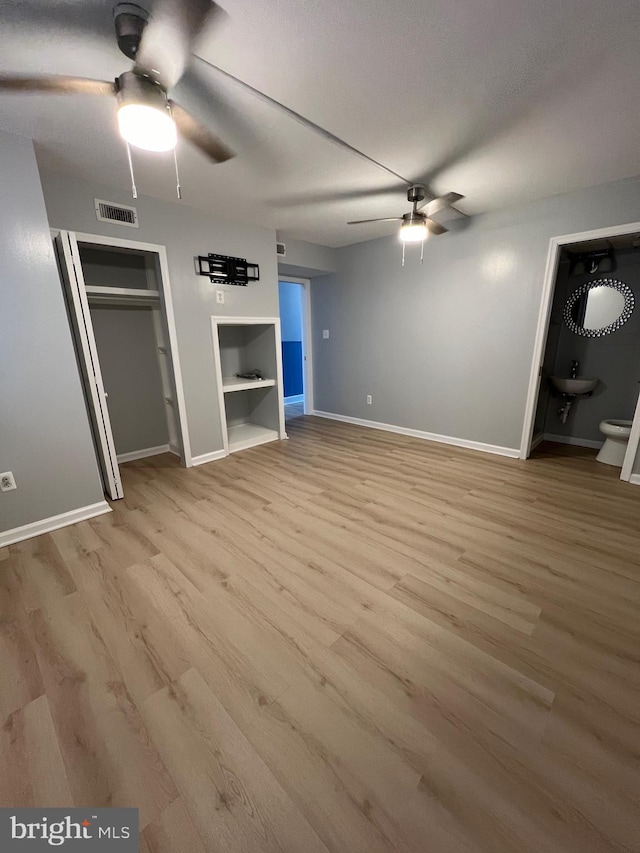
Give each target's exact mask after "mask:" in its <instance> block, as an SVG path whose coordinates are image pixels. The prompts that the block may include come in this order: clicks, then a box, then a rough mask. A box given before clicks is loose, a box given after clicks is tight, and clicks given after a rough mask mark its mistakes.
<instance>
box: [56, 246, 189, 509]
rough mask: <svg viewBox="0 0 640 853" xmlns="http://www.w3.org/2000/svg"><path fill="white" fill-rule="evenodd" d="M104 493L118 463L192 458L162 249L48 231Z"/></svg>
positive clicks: (119, 490) (115, 489)
mask: <svg viewBox="0 0 640 853" xmlns="http://www.w3.org/2000/svg"><path fill="white" fill-rule="evenodd" d="M54 245H55V248H56V256H57V258H58V265H59V269H60V274H61V280H62V283H63V289H64V292H65V298H66V302H67V308H68V315H69V322H70V326H71V330H72V335H73V339H74V344H75V349H76V356H77V361H78V368H79V372H80V375H81V378H82V381H83V386H84V391H85V400H86V403H87V412H88V415H89V421H90V424H91V427H92V434H93V439H94V445H95V449H96V457H97V460H98V464H99V469H100V472H101V475H102V480H103V486H104V490H105V493H106V494H107V495H108V496H109V497H110V498H112V499H114V500H116V499H119V498H122V497H124V490H123V487H122V480H121V477H120V468H119V466H120V464H121V463H123V462H128V461H132V460H134V459H143V458H147V457H149V456H153V455H158V454H160V453H166V452H171V453H174V454H176V455H178V456H180V458H181V461H182V463H183V464H184V465H189V464H190V462H191V454H190V447H189V438H188V431H187V427H186V417H185V407H184V393H183V390H182V382H181V375H180V370H179V360H178V353H177V346H176V333H175V323H174V319H173V309H172V303H171V290H170V284H169V277H168V269H167V263H166V252H165V249H164V247H163V246H155V245H152V244H145V243H138V242H135V241H130V240H117V239H110V238H104V237H98V236H95V235H86V234H76V233H73V232H67V231H57V232H54Z"/></svg>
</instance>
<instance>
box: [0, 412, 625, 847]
mask: <svg viewBox="0 0 640 853" xmlns="http://www.w3.org/2000/svg"><path fill="white" fill-rule="evenodd" d="M288 430H289V432H290V435H291V439H290V440H289V441H285V442H279V443H274V444H271V445H268V446H264V447H260V448H256V449H254V450H250V451H246V452H244V453H240V454H236V455H234V456H232V457H230V458H228V459H225V460H222V461H220V462H214V463H211V464H209V465H206V466H202V467H200V468H196V469H191V470H185V469H182V468H180V467H179V466H178V464H177V462H176V460H175V459H174V458H173V457H171V456H161V457H155V458H153V459H149V460H146V461H140V462H134V463H130V464H128V465H127V466H124V469H123V473H124V484H125V490H126V498H125V500H124V501H120V502H118V503H117V505H114V512H113V514H111V515H108V516H102V517H100V518H97V519H94V520H92V521H89V522H85V523H82V524H78V525H75V526H73V527H68V528H65V529H63V530H60V531H57V532H55V533H53V534H51V535H47V536H42V537H40V538H38V539H33V540H31V541H29V542H24V543H21V544H19V545H15V546H11V548H10V549H4V550H3V551H0V579H1V584H0V609H1V613H2V621H1V622H0V671H1V673H2V684H1V689H0V735H1V740H0V749H1V766H0V805H10V806H30V805H36V806H70V805H72V804H75V805H83V806H84V805H86V806H89V805H90V806H96V807H98V806H110V805H126V806H137V807H139V809H140V818H141V826H142V827H143V832H142V842H141V850H143V851H146V853H149V851H153V853H203V851H207V853H209V851H224V853H230V851H231V852H232V851H242V853H260V851H289V853H315V851H318V853H319V851H336V853H377V851H388V853H391V851H393V853H397V852H398V851H400V852H401V853H409V851H420V853H466V851H486V853H501V852H502V851H509V853H563V852H564V851H579V853H599V851H614V850H615V851H622V850H624V851H638V850H639V849H640V820H639V817H640V810H639V804H640V727H639V725H638V724H639V720H640V666H639V657H640V647H639V642H638V640H639V633H640V631H639V618H638V617H639V613H640V610H639V603H640V529H639V521H638V518H639V509H640V489H638V488H637V487H633V486H629V485H626V484H622V483H620V482H619V481H618V479H617V476H618V472H617V471H615V470H614V469H611V468H608V467H606V466H602V465H599V464H597V463H595V462H594V461H593V454H589V453H588V452H587V453H585V452H583V451H567V450H566V449H565V448H558V447H554V446H548V447H547V448H544V447H543V448H542V449H541V450H539V451H538V452H537V454H536V457H535V458H533V459H531V460H530V461H528V462H526V463H525V462H520V461H518V460H510V459H504V458H501V457H496V456H490V455H486V454H482V453H475V452H472V451H466V450H460V449H456V448H453V447H448V446H445V445H438V444H433V443H430V442H421V441H417V440H413V439H410V438H405V437H402V436H398V435H393V434H389V433H383V432H377V431H373V430H366V429H361V428H358V427H354V426H349V425H345V424H339V423H334V422H329V421H322V420H320V419H316V418H309V417H301V418H296V419H295V420H292V421H291V422H290V423H289V424H288Z"/></svg>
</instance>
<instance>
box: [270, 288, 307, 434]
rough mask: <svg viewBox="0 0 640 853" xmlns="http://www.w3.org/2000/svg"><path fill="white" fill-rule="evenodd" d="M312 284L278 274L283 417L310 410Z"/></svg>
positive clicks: (290, 416)
mask: <svg viewBox="0 0 640 853" xmlns="http://www.w3.org/2000/svg"><path fill="white" fill-rule="evenodd" d="M310 288H311V283H310V281H309V280H308V279H295V278H288V277H285V276H281V277H280V279H279V281H278V296H279V303H280V326H281V330H282V372H283V381H284V406H285V417H287V418H288V419H291V418H292V417H297V416H299V415H302V414H310V413H311V412H313V367H312V360H311V331H310V330H311V299H310Z"/></svg>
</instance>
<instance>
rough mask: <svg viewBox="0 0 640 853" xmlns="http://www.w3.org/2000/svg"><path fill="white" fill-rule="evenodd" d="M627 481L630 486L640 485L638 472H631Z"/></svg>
mask: <svg viewBox="0 0 640 853" xmlns="http://www.w3.org/2000/svg"><path fill="white" fill-rule="evenodd" d="M629 483H631V485H632V486H640V474H632V475H631V476H630V477H629Z"/></svg>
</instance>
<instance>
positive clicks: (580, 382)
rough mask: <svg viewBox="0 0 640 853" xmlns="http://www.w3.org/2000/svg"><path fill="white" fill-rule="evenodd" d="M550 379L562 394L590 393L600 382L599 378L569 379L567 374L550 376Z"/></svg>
mask: <svg viewBox="0 0 640 853" xmlns="http://www.w3.org/2000/svg"><path fill="white" fill-rule="evenodd" d="M549 381H550V382H551V384H552V385H553V387H554V388H555V389H556V391H559V392H560V393H561V394H590V393H591V391H593V389H594V388H595V387H596V385H597V384H598V380H597V379H583V378H582V377H580V378H579V379H569V378H568V377H566V376H550V377H549Z"/></svg>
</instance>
